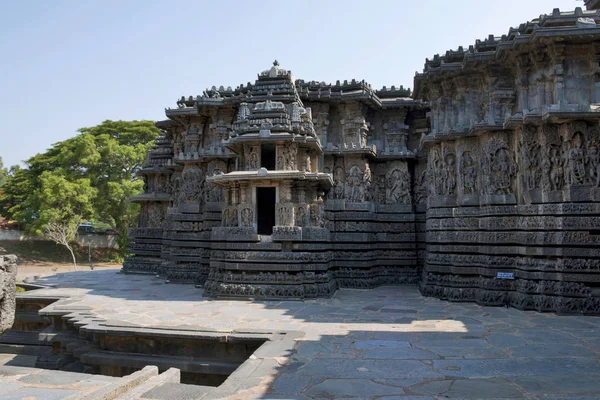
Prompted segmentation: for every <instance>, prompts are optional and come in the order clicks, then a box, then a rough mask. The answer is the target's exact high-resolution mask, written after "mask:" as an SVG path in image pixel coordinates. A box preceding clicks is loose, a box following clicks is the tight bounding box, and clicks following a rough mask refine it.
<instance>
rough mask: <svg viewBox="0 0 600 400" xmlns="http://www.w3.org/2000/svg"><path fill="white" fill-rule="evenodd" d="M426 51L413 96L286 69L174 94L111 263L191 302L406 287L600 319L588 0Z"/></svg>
mask: <svg viewBox="0 0 600 400" xmlns="http://www.w3.org/2000/svg"><path fill="white" fill-rule="evenodd" d="M598 3H600V2H598V1H593V0H590V1H587V2H586V5H587V8H588V10H587V11H583V10H582V9H581V8H577V9H576V10H575V11H573V12H560V11H559V10H558V9H556V10H554V11H553V12H552V14H549V15H542V16H540V17H539V18H538V19H534V20H532V21H531V22H528V23H524V24H521V25H520V26H519V27H518V28H511V29H510V30H509V32H508V34H506V35H503V36H501V37H495V36H489V37H488V38H487V39H485V40H480V41H479V40H478V41H477V42H476V43H475V45H473V46H469V48H463V47H459V48H458V50H451V51H448V52H446V53H445V54H444V55H441V56H440V55H436V56H434V57H433V58H432V59H431V60H427V61H426V63H425V69H424V71H423V72H422V73H417V75H416V77H415V90H414V93H411V92H410V90H409V89H405V88H404V87H402V86H400V87H396V86H392V87H391V88H386V87H384V88H383V89H380V90H375V89H373V88H372V87H371V86H370V85H369V84H367V83H366V82H364V81H356V80H352V81H338V82H336V83H335V84H326V83H324V82H315V81H311V82H307V81H303V80H296V79H295V78H294V77H293V75H292V73H291V72H290V71H287V70H285V69H282V68H281V67H280V66H279V64H278V63H277V62H274V63H273V66H272V67H271V68H270V69H267V70H266V71H264V72H262V73H260V74H259V76H258V79H257V80H256V81H255V82H254V83H248V84H247V85H240V86H238V87H237V88H235V89H232V88H231V87H227V88H225V87H223V86H221V87H219V88H216V87H213V88H212V89H211V90H206V91H205V92H204V93H203V94H202V95H201V96H197V97H187V98H186V97H182V98H181V99H180V100H179V101H178V102H177V105H178V107H177V108H174V109H167V110H166V115H167V117H168V119H167V120H165V121H160V122H158V123H157V126H158V127H159V128H160V129H161V130H162V132H163V135H162V136H161V137H160V138H159V139H158V140H157V142H156V148H155V149H154V150H153V151H151V152H150V154H149V155H148V162H147V165H146V167H145V168H144V169H143V170H141V171H140V175H141V176H142V177H143V178H144V180H145V182H146V186H145V191H144V193H142V194H140V195H138V196H135V197H134V198H133V199H132V201H136V202H140V203H141V204H142V213H141V215H140V221H139V227H137V228H132V229H131V231H130V241H131V248H130V252H131V253H132V255H131V256H130V257H129V258H128V259H127V260H126V261H125V264H124V266H123V271H124V272H125V273H149V274H157V275H160V276H163V277H165V279H167V280H168V281H170V282H179V283H194V284H196V285H198V286H200V287H203V288H204V293H205V295H209V296H213V297H217V298H228V297H244V298H263V299H276V298H289V299H304V298H314V297H324V296H325V297H326V296H331V295H332V294H333V293H334V292H335V291H336V290H337V289H338V288H343V287H351V288H371V287H374V286H378V285H388V284H414V285H417V284H418V285H420V288H421V291H422V293H423V294H425V295H428V296H435V297H439V298H442V299H449V300H453V301H476V302H478V303H479V304H483V305H509V306H514V307H517V308H520V309H534V310H540V311H559V312H583V313H600V123H599V122H600V112H599V111H600V67H599V65H600V26H597V25H596V21H598V22H600V12H599V11H597V10H596V8H598V7H600V4H598Z"/></svg>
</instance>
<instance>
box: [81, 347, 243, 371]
mask: <svg viewBox="0 0 600 400" xmlns="http://www.w3.org/2000/svg"><path fill="white" fill-rule="evenodd" d="M80 361H81V362H82V363H84V364H88V365H108V366H121V367H129V368H143V367H145V366H146V365H156V366H157V367H158V368H159V369H160V370H163V371H166V370H168V369H169V368H178V369H180V370H181V371H184V372H191V373H200V374H212V375H229V374H231V373H232V372H233V371H235V370H236V369H237V368H238V367H239V365H240V363H239V362H226V361H218V360H208V359H204V360H201V359H194V360H192V359H189V358H178V357H165V356H148V355H141V354H131V353H111V352H107V351H95V352H88V353H84V354H82V355H81V357H80Z"/></svg>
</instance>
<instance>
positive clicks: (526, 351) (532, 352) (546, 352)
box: [509, 343, 590, 358]
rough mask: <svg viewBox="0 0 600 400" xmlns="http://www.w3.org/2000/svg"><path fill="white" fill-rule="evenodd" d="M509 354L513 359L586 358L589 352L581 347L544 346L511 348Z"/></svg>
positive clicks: (566, 345)
mask: <svg viewBox="0 0 600 400" xmlns="http://www.w3.org/2000/svg"><path fill="white" fill-rule="evenodd" d="M509 351H510V354H511V355H512V356H513V357H527V358H542V357H543V358H546V357H587V356H589V354H590V350H589V349H588V348H585V347H583V346H570V345H568V344H556V343H555V344H545V345H539V346H535V345H533V346H519V347H512V348H511V349H510V350H509Z"/></svg>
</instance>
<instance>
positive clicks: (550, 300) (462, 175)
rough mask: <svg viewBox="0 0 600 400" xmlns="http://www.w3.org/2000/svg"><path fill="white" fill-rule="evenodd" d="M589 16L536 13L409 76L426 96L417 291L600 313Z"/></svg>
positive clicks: (598, 122)
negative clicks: (425, 188)
mask: <svg viewBox="0 0 600 400" xmlns="http://www.w3.org/2000/svg"><path fill="white" fill-rule="evenodd" d="M582 17H590V18H592V20H591V22H590V21H584V22H585V23H589V25H593V27H594V28H595V22H594V19H600V18H599V15H598V13H597V12H591V13H585V14H584V12H582V11H581V10H580V9H579V10H576V11H575V12H574V13H572V14H569V13H556V12H555V13H553V14H552V15H546V16H542V17H540V19H538V20H536V21H532V22H530V23H527V24H523V25H521V26H520V27H519V28H518V29H514V30H511V32H509V34H508V35H505V36H503V37H501V38H497V37H492V36H490V37H489V38H488V39H486V40H485V41H478V42H477V44H476V45H475V46H471V47H470V48H469V49H468V50H465V49H462V48H459V50H458V51H449V52H447V53H446V55H444V56H435V57H434V58H433V59H432V60H428V61H427V63H426V66H425V70H424V72H423V73H422V74H418V75H417V77H416V78H415V83H416V92H415V95H416V97H417V98H422V99H426V100H428V101H429V103H430V104H431V111H430V113H429V120H430V126H431V129H430V130H429V131H428V132H427V134H426V135H424V137H423V138H422V140H421V146H422V149H423V150H424V151H425V152H426V153H427V163H426V165H427V171H428V172H427V175H428V177H429V182H430V188H429V197H428V200H427V204H428V208H427V213H426V241H427V251H426V253H425V262H424V269H423V275H422V278H421V281H420V287H421V291H422V293H423V294H425V295H430V296H435V297H439V298H443V299H448V300H452V301H476V302H477V303H479V304H483V305H506V306H513V307H517V308H520V309H533V310H539V311H558V312H577V313H592V314H597V313H599V312H600V291H599V290H598V288H599V287H600V270H598V268H596V266H595V264H597V257H598V255H599V254H597V253H598V249H599V248H600V247H598V245H599V244H600V239H599V238H600V236H599V235H598V234H597V233H598V229H597V227H598V225H597V222H600V181H599V180H598V176H599V172H600V171H599V170H598V168H599V164H600V157H599V156H598V153H599V151H598V149H599V148H600V147H599V144H600V135H599V128H600V114H598V113H597V112H596V110H597V109H596V104H598V102H599V101H600V97H599V96H598V93H597V90H596V87H598V85H599V83H598V82H600V78H598V75H597V66H596V64H595V62H594V63H590V62H589V60H590V59H593V60H598V52H597V51H596V48H598V45H599V43H596V41H597V39H596V37H595V36H589V37H588V39H587V40H584V42H582V36H581V35H583V37H585V35H586V34H587V33H584V30H585V29H588V28H590V26H589V25H585V24H584V23H582V21H581V20H580V19H581V18H582ZM558 20H560V21H561V25H562V28H561V29H562V30H561V31H560V32H559V31H558V30H556V28H555V26H556V22H557V21H558ZM517 32H518V33H519V34H518V35H517V34H516V33H517ZM586 32H588V31H586ZM534 34H535V35H544V36H545V39H541V40H536V39H533V37H534V36H535V35H534ZM517 37H518V42H517V41H516V40H517V39H516V38H517ZM507 46H508V47H507ZM509 47H510V50H507V51H503V50H501V49H507V48H509ZM500 54H502V55H501V56H500Z"/></svg>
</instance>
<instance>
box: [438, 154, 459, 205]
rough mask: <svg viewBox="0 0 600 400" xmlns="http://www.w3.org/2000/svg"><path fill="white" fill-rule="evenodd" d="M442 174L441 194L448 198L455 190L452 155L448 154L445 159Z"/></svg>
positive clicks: (453, 157) (454, 167) (453, 158)
mask: <svg viewBox="0 0 600 400" xmlns="http://www.w3.org/2000/svg"><path fill="white" fill-rule="evenodd" d="M441 173H442V181H443V182H442V193H443V194H444V195H447V196H450V195H453V194H454V190H455V189H456V158H455V156H454V154H452V153H451V154H448V155H447V156H446V157H445V163H444V168H443V169H442V171H441Z"/></svg>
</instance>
